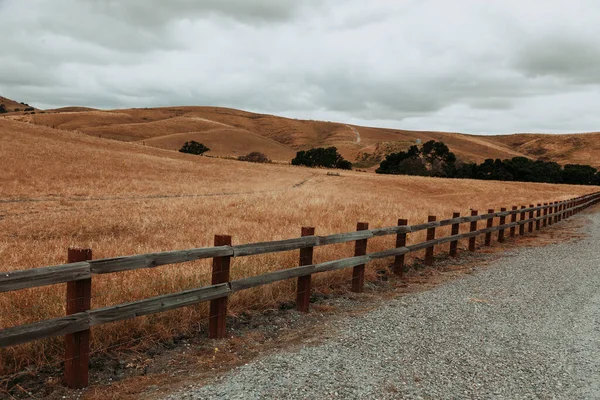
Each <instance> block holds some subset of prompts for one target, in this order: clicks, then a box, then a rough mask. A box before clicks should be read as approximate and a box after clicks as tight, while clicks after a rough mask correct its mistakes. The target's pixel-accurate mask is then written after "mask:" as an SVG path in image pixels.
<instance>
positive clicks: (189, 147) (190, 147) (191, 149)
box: [179, 140, 210, 155]
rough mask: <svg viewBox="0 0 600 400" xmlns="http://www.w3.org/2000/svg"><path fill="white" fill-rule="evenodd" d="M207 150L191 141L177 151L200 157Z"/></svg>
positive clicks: (200, 144)
mask: <svg viewBox="0 0 600 400" xmlns="http://www.w3.org/2000/svg"><path fill="white" fill-rule="evenodd" d="M209 150H210V149H209V148H208V147H206V146H205V145H203V144H202V143H198V142H196V141H195V140H192V141H191V142H185V144H184V145H183V146H182V147H181V149H179V151H180V152H181V153H189V154H196V155H202V154H204V153H206V152H207V151H209Z"/></svg>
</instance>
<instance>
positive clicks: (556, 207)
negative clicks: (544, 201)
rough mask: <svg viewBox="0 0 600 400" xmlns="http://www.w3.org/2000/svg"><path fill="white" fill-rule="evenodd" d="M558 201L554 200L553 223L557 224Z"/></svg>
mask: <svg viewBox="0 0 600 400" xmlns="http://www.w3.org/2000/svg"><path fill="white" fill-rule="evenodd" d="M558 207H559V206H558V202H557V201H555V202H554V214H555V215H554V223H555V224H557V223H558Z"/></svg>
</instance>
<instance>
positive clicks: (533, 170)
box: [376, 140, 600, 185]
mask: <svg viewBox="0 0 600 400" xmlns="http://www.w3.org/2000/svg"><path fill="white" fill-rule="evenodd" d="M376 172H377V173H378V174H402V175H419V176H436V177H444V178H463V179H483V180H498V181H519V182H545V183H566V184H574V185H600V173H599V172H598V170H597V169H596V168H594V167H592V166H590V165H582V164H567V165H565V166H564V167H562V166H561V165H560V164H558V163H555V162H552V161H543V160H530V159H529V158H526V157H513V158H511V159H505V160H501V159H499V158H497V159H495V160H494V159H491V158H490V159H487V160H485V161H484V162H482V163H481V164H477V163H464V162H460V161H459V160H457V158H456V156H455V154H454V153H452V152H451V151H450V149H449V148H448V146H447V145H446V144H445V143H443V142H436V141H435V140H431V141H429V142H426V143H424V144H423V145H422V147H421V148H419V147H418V146H411V147H410V148H409V149H408V150H407V151H401V152H398V153H392V154H388V155H387V156H386V158H385V160H383V161H382V162H381V164H380V165H379V168H378V169H377V170H376Z"/></svg>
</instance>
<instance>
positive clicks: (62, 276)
mask: <svg viewBox="0 0 600 400" xmlns="http://www.w3.org/2000/svg"><path fill="white" fill-rule="evenodd" d="M91 276H92V274H91V271H90V264H89V263H88V262H77V263H71V264H64V265H53V266H50V267H41V268H32V269H25V270H19V271H9V272H2V273H0V293H2V292H10V291H12V290H19V289H26V288H31V287H38V286H46V285H54V284H57V283H65V282H70V281H78V280H82V279H89V278H90V277H91Z"/></svg>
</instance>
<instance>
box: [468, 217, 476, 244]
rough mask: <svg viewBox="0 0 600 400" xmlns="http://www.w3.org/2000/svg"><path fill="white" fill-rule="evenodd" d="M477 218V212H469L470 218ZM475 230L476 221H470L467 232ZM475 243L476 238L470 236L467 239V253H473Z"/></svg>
mask: <svg viewBox="0 0 600 400" xmlns="http://www.w3.org/2000/svg"><path fill="white" fill-rule="evenodd" d="M476 216H477V210H471V217H476ZM476 230H477V221H471V225H470V226H469V232H475V231H476ZM476 242H477V237H476V236H471V237H470V238H469V251H475V243H476Z"/></svg>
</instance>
